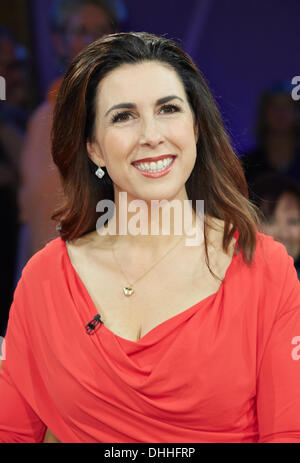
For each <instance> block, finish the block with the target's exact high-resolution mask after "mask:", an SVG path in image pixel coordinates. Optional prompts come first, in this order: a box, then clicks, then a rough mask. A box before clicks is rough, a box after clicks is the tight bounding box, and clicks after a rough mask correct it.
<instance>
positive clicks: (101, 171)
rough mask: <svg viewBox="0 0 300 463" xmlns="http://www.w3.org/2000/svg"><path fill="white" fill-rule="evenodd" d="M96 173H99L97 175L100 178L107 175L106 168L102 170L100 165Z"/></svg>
mask: <svg viewBox="0 0 300 463" xmlns="http://www.w3.org/2000/svg"><path fill="white" fill-rule="evenodd" d="M95 175H97V177H99V178H102V177H103V176H104V175H105V172H104V170H102V169H101V167H100V166H99V167H98V169H97V170H96V172H95Z"/></svg>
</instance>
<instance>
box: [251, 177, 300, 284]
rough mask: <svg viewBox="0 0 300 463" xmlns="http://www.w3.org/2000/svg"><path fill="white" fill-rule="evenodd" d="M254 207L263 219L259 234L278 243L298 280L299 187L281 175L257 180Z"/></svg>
mask: <svg viewBox="0 0 300 463" xmlns="http://www.w3.org/2000/svg"><path fill="white" fill-rule="evenodd" d="M253 187H254V190H255V197H254V203H255V204H256V205H257V206H258V207H259V208H260V210H261V212H262V213H263V215H264V220H263V221H262V226H263V233H265V234H266V235H271V236H273V238H274V239H275V240H276V241H279V242H281V243H282V244H283V245H284V246H285V247H286V250H287V252H288V254H289V255H290V256H291V257H293V259H294V263H295V267H296V270H297V273H298V278H299V280H300V185H299V183H298V182H296V181H295V180H294V179H291V178H288V177H286V176H283V175H281V174H276V173H268V174H262V175H261V176H259V177H258V178H257V179H256V181H255V182H254V184H253Z"/></svg>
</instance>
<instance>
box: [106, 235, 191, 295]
mask: <svg viewBox="0 0 300 463" xmlns="http://www.w3.org/2000/svg"><path fill="white" fill-rule="evenodd" d="M182 238H183V237H181V238H180V239H179V240H178V241H177V243H176V244H175V245H174V246H172V247H171V249H169V250H168V251H167V252H166V253H165V254H163V255H162V257H160V258H159V259H158V261H156V262H154V264H153V265H151V267H150V268H149V269H148V270H147V271H146V272H144V273H143V274H142V275H141V276H139V278H137V279H136V280H135V281H134V282H133V283H130V282H129V284H127V285H126V286H124V288H123V294H124V296H126V297H129V296H131V295H132V294H134V289H133V285H135V283H137V282H138V281H139V280H141V279H142V278H143V277H144V276H145V275H147V273H149V272H150V270H152V269H153V267H155V266H156V265H157V264H158V263H159V262H160V261H161V260H162V259H163V258H164V257H166V256H167V254H169V253H170V252H171V251H172V250H173V249H175V248H176V246H178V244H179V243H180V241H181V240H182ZM111 246H112V252H113V256H114V259H115V261H116V264H117V265H118V267H119V270H120V271H121V273H122V274H123V276H124V277H125V280H126V281H128V278H127V276H126V275H125V273H124V271H123V270H122V267H121V265H120V264H119V262H118V260H117V258H116V254H115V251H114V244H113V241H112V239H111Z"/></svg>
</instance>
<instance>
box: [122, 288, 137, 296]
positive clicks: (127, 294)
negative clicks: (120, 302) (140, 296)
mask: <svg viewBox="0 0 300 463" xmlns="http://www.w3.org/2000/svg"><path fill="white" fill-rule="evenodd" d="M123 291H124V295H125V296H131V295H132V294H133V293H134V291H133V289H132V288H128V286H125V288H123Z"/></svg>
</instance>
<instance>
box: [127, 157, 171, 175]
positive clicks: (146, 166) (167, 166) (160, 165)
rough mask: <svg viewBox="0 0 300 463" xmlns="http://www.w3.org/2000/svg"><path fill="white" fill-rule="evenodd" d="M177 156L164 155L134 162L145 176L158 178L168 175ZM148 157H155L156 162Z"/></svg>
mask: <svg viewBox="0 0 300 463" xmlns="http://www.w3.org/2000/svg"><path fill="white" fill-rule="evenodd" d="M175 158H176V156H174V155H164V156H159V157H157V158H145V159H143V160H142V161H138V162H134V163H132V164H133V166H134V167H135V168H136V169H137V170H138V171H139V172H140V173H141V174H142V175H144V176H145V177H152V178H157V177H161V176H163V175H166V174H167V173H168V172H169V171H170V170H171V168H172V166H173V164H174V161H175ZM148 159H149V160H150V159H155V162H154V161H151V162H149V161H148ZM147 161H148V162H147Z"/></svg>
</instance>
